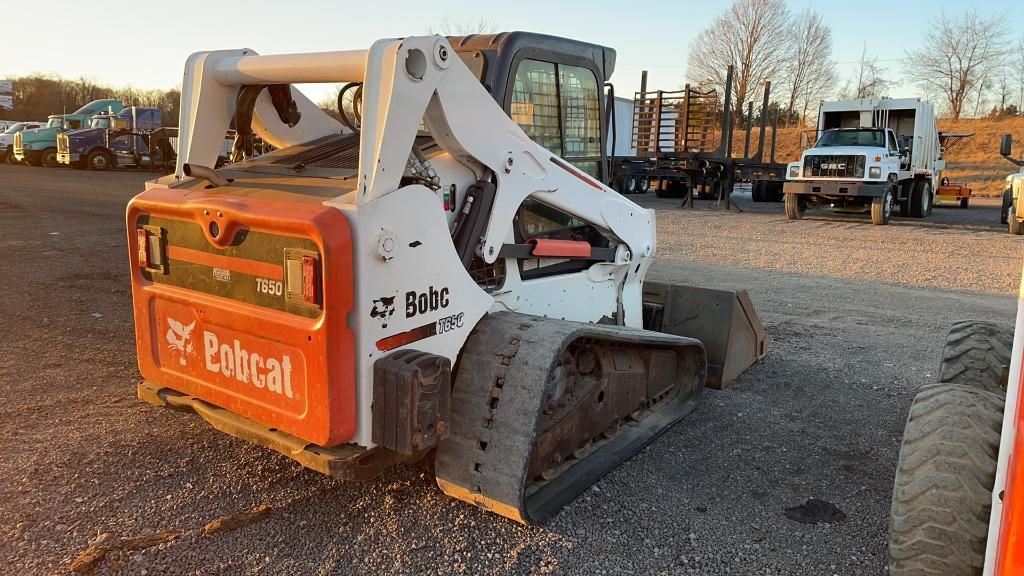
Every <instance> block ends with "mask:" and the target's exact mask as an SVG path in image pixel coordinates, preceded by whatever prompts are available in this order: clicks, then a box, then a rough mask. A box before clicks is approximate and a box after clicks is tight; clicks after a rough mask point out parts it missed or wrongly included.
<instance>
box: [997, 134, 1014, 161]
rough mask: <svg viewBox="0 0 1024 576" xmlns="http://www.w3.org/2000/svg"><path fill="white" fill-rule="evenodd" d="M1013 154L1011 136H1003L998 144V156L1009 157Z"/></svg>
mask: <svg viewBox="0 0 1024 576" xmlns="http://www.w3.org/2000/svg"><path fill="white" fill-rule="evenodd" d="M1012 152H1013V135H1012V134H1003V139H1002V140H1001V141H1000V142H999V155H1000V156H1010V155H1011V153H1012Z"/></svg>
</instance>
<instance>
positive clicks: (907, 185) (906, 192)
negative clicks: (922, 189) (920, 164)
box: [899, 181, 914, 218]
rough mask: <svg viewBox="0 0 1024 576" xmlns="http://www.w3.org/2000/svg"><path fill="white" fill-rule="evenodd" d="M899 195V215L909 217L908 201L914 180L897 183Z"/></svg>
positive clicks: (911, 194) (911, 193)
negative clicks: (900, 198)
mask: <svg viewBox="0 0 1024 576" xmlns="http://www.w3.org/2000/svg"><path fill="white" fill-rule="evenodd" d="M899 190H900V196H901V197H902V200H899V204H900V216H902V217H904V218H909V217H910V202H911V199H912V197H913V195H914V182H913V181H911V182H904V183H903V184H900V185H899Z"/></svg>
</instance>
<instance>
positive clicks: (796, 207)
mask: <svg viewBox="0 0 1024 576" xmlns="http://www.w3.org/2000/svg"><path fill="white" fill-rule="evenodd" d="M803 217H804V208H803V206H801V205H800V195H799V194H793V193H792V192H790V193H787V194H786V218H788V219H790V220H799V219H801V218H803Z"/></svg>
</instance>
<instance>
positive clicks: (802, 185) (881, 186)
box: [783, 98, 945, 224]
mask: <svg viewBox="0 0 1024 576" xmlns="http://www.w3.org/2000/svg"><path fill="white" fill-rule="evenodd" d="M818 129H819V135H818V138H817V141H815V143H814V145H813V146H812V147H810V148H807V149H806V150H804V152H803V153H802V154H801V156H800V161H799V162H793V163H790V164H789V166H788V169H787V171H786V183H785V185H784V186H783V192H784V193H785V196H786V215H787V216H788V217H789V218H790V219H791V220H796V219H799V218H801V217H802V216H803V212H804V210H805V209H806V208H807V207H828V208H832V209H833V210H835V211H839V212H870V213H871V219H872V222H874V223H875V224H887V223H888V222H889V217H890V215H891V213H892V209H893V207H894V206H899V208H900V214H901V215H902V216H913V217H916V218H921V217H924V216H927V215H929V214H930V213H931V210H932V204H933V202H934V190H935V189H936V188H937V187H938V186H937V184H938V179H939V178H940V174H941V171H942V170H943V169H944V168H945V162H944V161H943V160H942V156H941V153H942V150H941V147H940V145H939V134H938V132H937V131H936V129H935V112H934V109H933V107H932V106H931V104H929V103H927V102H923V101H921V100H920V99H916V98H913V99H911V98H903V99H890V98H882V99H860V100H849V101H841V102H825V103H823V104H822V107H821V112H820V113H819V115H818Z"/></svg>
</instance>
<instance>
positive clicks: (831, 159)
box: [786, 128, 910, 196]
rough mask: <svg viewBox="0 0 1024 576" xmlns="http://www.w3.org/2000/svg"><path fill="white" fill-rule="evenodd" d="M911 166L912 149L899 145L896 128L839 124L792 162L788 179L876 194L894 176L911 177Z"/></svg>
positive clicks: (820, 187) (833, 189) (821, 187)
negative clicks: (796, 160) (909, 172)
mask: <svg viewBox="0 0 1024 576" xmlns="http://www.w3.org/2000/svg"><path fill="white" fill-rule="evenodd" d="M909 167H910V149H909V148H903V149H901V148H900V147H899V145H898V144H897V140H896V133H895V132H893V131H892V130H890V129H888V128H885V129H882V128H836V129H832V130H826V131H825V132H823V133H822V135H821V137H820V138H818V141H817V142H815V143H814V146H813V147H812V148H810V149H808V150H805V151H804V152H803V154H802V155H801V157H800V161H799V162H792V163H790V164H789V168H788V171H787V174H786V179H787V180H789V181H794V182H795V181H803V182H812V183H813V182H817V183H818V184H812V185H811V188H812V190H814V191H821V190H824V189H825V188H828V189H829V191H831V192H833V193H837V194H856V195H858V196H876V195H880V194H881V192H882V188H884V187H885V185H886V184H887V183H888V182H889V181H890V180H902V179H904V178H905V177H909V174H908V169H909ZM901 172H903V173H904V174H901ZM837 180H842V181H841V182H840V181H837Z"/></svg>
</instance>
